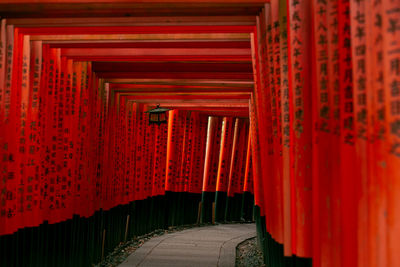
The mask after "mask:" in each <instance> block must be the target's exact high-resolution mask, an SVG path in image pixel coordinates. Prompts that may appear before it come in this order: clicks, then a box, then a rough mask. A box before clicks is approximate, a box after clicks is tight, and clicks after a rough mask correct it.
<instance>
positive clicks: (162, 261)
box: [119, 224, 256, 267]
mask: <svg viewBox="0 0 400 267" xmlns="http://www.w3.org/2000/svg"><path fill="white" fill-rule="evenodd" d="M254 236H256V226H255V224H220V225H215V226H206V227H197V228H192V229H188V230H184V231H181V232H176V233H171V234H166V235H162V236H159V237H155V238H152V239H150V240H149V241H147V242H146V243H144V244H143V245H142V246H141V247H140V248H138V249H137V250H136V251H135V252H133V253H132V254H131V255H129V257H128V258H127V259H126V260H125V261H124V262H123V263H121V264H120V265H119V267H133V266H140V267H158V266H165V267H169V266H171V267H172V266H174V267H197V266H198V267H208V266H210V267H211V266H213V267H214V266H217V267H233V266H235V257H236V246H237V245H238V244H239V243H241V242H243V241H244V240H246V239H248V238H252V237H254Z"/></svg>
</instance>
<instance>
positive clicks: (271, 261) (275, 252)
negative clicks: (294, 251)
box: [254, 206, 312, 267]
mask: <svg viewBox="0 0 400 267" xmlns="http://www.w3.org/2000/svg"><path fill="white" fill-rule="evenodd" d="M254 217H255V220H256V224H257V237H258V244H259V246H260V248H261V249H262V252H263V254H264V263H265V264H266V265H267V266H271V267H312V259H310V258H301V257H297V256H295V255H294V256H292V257H286V256H284V255H283V244H280V243H278V242H276V241H275V240H274V239H273V238H272V236H271V235H270V234H269V233H268V232H267V229H266V225H265V217H263V216H260V208H259V207H258V206H255V207H254Z"/></svg>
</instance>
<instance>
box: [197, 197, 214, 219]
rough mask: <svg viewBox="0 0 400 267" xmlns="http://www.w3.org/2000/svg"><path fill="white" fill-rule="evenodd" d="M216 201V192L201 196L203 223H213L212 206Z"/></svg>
mask: <svg viewBox="0 0 400 267" xmlns="http://www.w3.org/2000/svg"><path fill="white" fill-rule="evenodd" d="M214 201H215V192H203V193H202V195H201V203H202V209H201V220H200V221H201V223H211V221H212V204H213V202H214Z"/></svg>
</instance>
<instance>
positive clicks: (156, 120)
mask: <svg viewBox="0 0 400 267" xmlns="http://www.w3.org/2000/svg"><path fill="white" fill-rule="evenodd" d="M169 110H170V109H168V108H161V107H160V105H157V107H156V108H154V109H151V110H148V111H145V113H149V124H157V125H160V124H161V123H167V121H168V118H167V111H169Z"/></svg>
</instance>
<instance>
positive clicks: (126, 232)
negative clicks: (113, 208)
mask: <svg viewBox="0 0 400 267" xmlns="http://www.w3.org/2000/svg"><path fill="white" fill-rule="evenodd" d="M128 227H129V214H128V216H126V226H125V237H124V242H126V239H127V237H128Z"/></svg>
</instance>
